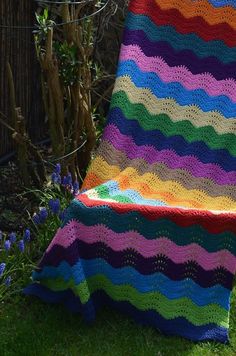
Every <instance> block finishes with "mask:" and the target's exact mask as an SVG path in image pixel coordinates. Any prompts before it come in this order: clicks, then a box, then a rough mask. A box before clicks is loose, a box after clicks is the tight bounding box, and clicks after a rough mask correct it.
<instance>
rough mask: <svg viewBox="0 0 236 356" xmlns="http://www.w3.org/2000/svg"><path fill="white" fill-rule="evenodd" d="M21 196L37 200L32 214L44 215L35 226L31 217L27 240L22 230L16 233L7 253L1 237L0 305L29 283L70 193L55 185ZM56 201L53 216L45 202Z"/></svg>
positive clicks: (55, 229)
mask: <svg viewBox="0 0 236 356" xmlns="http://www.w3.org/2000/svg"><path fill="white" fill-rule="evenodd" d="M25 194H31V196H32V195H35V197H36V198H37V200H38V201H40V206H39V209H38V211H37V212H36V213H39V212H40V211H41V210H42V209H45V211H47V214H48V216H47V217H46V218H45V220H44V221H42V222H40V223H36V222H35V221H34V217H31V218H30V221H29V224H28V229H27V230H29V231H30V239H29V241H27V240H26V236H25V234H26V233H25V231H24V232H23V233H16V234H15V235H16V241H15V242H12V243H10V248H9V249H8V250H7V249H6V248H5V244H6V241H7V243H8V244H9V235H8V234H2V239H1V241H0V264H1V263H2V264H6V267H5V269H4V272H3V273H2V274H1V273H0V302H6V301H7V302H9V301H10V302H11V300H12V296H13V295H16V294H19V293H20V292H21V290H22V288H23V287H24V286H25V285H26V284H27V283H29V280H30V275H31V272H32V270H33V269H34V268H35V267H36V266H37V264H38V261H39V259H40V258H41V256H42V254H43V253H44V251H45V250H46V248H47V246H48V245H49V243H50V242H51V240H52V238H53V236H54V235H55V233H56V231H57V229H58V227H59V226H60V224H61V217H60V214H59V213H60V212H63V211H64V209H65V208H66V207H67V206H68V204H69V202H70V201H71V199H72V197H73V195H72V193H71V191H70V190H68V189H66V188H64V187H63V186H61V185H58V184H51V185H50V186H48V187H46V188H45V189H44V190H43V191H41V190H30V191H27V192H26V193H25ZM57 199H58V200H59V202H60V211H58V213H53V212H52V211H51V210H50V208H49V202H50V200H57ZM9 278H10V280H9ZM7 282H9V283H7Z"/></svg>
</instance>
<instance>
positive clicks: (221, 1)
mask: <svg viewBox="0 0 236 356" xmlns="http://www.w3.org/2000/svg"><path fill="white" fill-rule="evenodd" d="M194 1H195V0H194ZM208 1H209V3H211V4H212V5H213V6H214V7H223V6H231V7H233V8H234V9H236V4H235V0H208Z"/></svg>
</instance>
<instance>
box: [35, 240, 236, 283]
mask: <svg viewBox="0 0 236 356" xmlns="http://www.w3.org/2000/svg"><path fill="white" fill-rule="evenodd" d="M78 249H79V253H80V258H82V259H86V260H91V259H95V258H103V259H104V260H105V261H106V262H107V263H109V264H110V265H112V267H114V268H121V267H125V266H132V267H133V268H135V269H136V270H137V271H138V272H139V273H141V274H143V275H149V274H153V273H157V272H161V273H163V274H165V275H166V276H167V277H168V278H169V279H172V280H174V281H179V280H183V279H186V278H191V279H192V280H193V281H195V282H196V283H197V284H199V286H201V287H203V288H209V287H212V286H214V285H217V284H220V285H222V286H223V287H224V288H227V289H229V290H231V289H232V285H233V278H234V275H233V274H232V273H230V272H228V271H227V270H225V269H224V268H223V267H220V268H216V269H214V270H211V271H206V270H204V269H203V268H202V267H200V266H199V265H198V264H197V263H196V262H194V261H189V262H187V263H182V264H180V263H178V264H176V263H174V262H173V261H172V260H170V259H169V258H168V257H166V256H164V255H163V256H157V257H152V258H145V257H143V256H141V255H140V254H139V253H137V252H135V251H133V250H124V251H113V250H112V249H111V248H110V247H108V246H106V245H105V244H104V243H101V242H97V243H94V244H87V243H85V242H83V241H81V240H76V241H74V242H73V243H72V244H71V245H70V246H68V247H67V248H64V247H62V246H60V245H55V244H54V245H52V246H51V248H50V249H49V250H47V251H46V253H45V255H44V257H43V259H42V261H41V262H40V265H39V267H40V268H41V269H42V268H43V267H44V266H54V267H56V266H58V265H59V264H60V262H61V261H62V260H64V261H66V262H67V263H69V264H70V265H71V266H73V265H74V264H76V263H77V261H78V253H77V251H78Z"/></svg>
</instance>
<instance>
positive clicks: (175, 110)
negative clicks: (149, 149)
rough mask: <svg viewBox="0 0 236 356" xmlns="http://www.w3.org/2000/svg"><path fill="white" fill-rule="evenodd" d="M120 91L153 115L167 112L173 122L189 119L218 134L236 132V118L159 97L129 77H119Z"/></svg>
mask: <svg viewBox="0 0 236 356" xmlns="http://www.w3.org/2000/svg"><path fill="white" fill-rule="evenodd" d="M119 91H125V93H126V95H127V97H128V98H129V101H130V102H132V103H134V104H138V103H140V104H143V105H144V106H145V107H146V109H147V110H148V111H149V112H150V113H151V114H152V115H154V114H155V115H159V114H166V115H168V116H169V117H170V118H171V121H173V122H178V121H186V120H187V121H190V122H191V123H192V124H193V126H194V127H204V126H208V128H209V129H211V128H210V127H209V126H211V127H212V130H215V132H217V133H218V134H233V135H235V133H236V120H227V119H225V117H224V116H222V115H221V114H219V113H218V112H215V111H209V112H207V113H205V112H204V111H202V110H200V109H199V108H198V107H197V106H196V105H190V106H179V105H178V104H177V103H176V101H175V100H174V99H158V98H157V97H156V96H155V95H154V94H153V93H152V92H151V91H150V90H149V89H146V88H137V87H136V86H135V85H134V83H133V82H132V81H131V79H130V78H129V77H120V78H117V80H116V84H115V88H114V91H113V94H115V93H117V92H119ZM139 121H140V122H142V118H141V117H140V118H139Z"/></svg>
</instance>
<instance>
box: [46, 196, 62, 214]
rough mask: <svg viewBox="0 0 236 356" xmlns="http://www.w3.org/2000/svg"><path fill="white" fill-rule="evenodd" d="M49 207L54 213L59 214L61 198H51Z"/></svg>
mask: <svg viewBox="0 0 236 356" xmlns="http://www.w3.org/2000/svg"><path fill="white" fill-rule="evenodd" d="M48 205H49V208H50V210H51V211H52V213H53V214H58V213H59V211H60V200H59V199H50V200H49V202H48Z"/></svg>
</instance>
